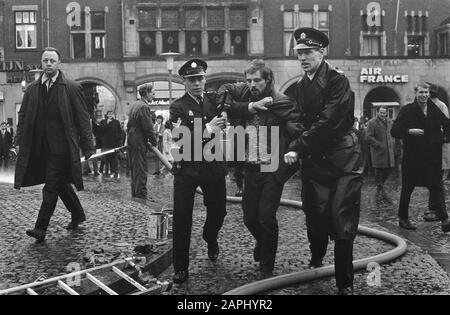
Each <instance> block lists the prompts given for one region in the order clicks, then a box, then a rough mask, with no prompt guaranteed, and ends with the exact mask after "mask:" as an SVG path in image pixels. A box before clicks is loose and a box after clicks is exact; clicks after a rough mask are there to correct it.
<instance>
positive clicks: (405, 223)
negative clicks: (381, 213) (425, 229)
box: [398, 219, 417, 231]
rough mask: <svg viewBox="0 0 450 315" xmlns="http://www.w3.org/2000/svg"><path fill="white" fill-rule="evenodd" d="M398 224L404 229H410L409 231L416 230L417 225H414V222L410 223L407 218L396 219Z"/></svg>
mask: <svg viewBox="0 0 450 315" xmlns="http://www.w3.org/2000/svg"><path fill="white" fill-rule="evenodd" d="M398 225H399V226H400V227H401V228H403V229H406V230H411V231H415V230H417V226H415V225H414V224H412V223H411V221H409V220H404V219H400V220H399V221H398Z"/></svg>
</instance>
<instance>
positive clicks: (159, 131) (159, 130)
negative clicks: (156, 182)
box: [153, 115, 164, 175]
mask: <svg viewBox="0 0 450 315" xmlns="http://www.w3.org/2000/svg"><path fill="white" fill-rule="evenodd" d="M155 133H156V141H157V146H156V148H157V149H158V150H159V152H161V153H163V150H164V149H163V133H164V117H163V116H161V115H158V116H157V117H156V124H155ZM153 175H161V161H160V160H159V158H158V157H157V156H156V155H155V172H154V173H153Z"/></svg>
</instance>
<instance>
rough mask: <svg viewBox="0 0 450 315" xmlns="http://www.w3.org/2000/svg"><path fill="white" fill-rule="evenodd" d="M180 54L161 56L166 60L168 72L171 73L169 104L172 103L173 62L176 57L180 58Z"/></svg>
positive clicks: (173, 53)
mask: <svg viewBox="0 0 450 315" xmlns="http://www.w3.org/2000/svg"><path fill="white" fill-rule="evenodd" d="M180 55H181V54H180V53H176V52H167V53H163V54H161V55H160V56H162V57H164V58H166V65H167V71H169V104H170V103H172V72H173V60H174V59H175V57H176V56H180Z"/></svg>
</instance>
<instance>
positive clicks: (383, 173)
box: [375, 167, 392, 189]
mask: <svg viewBox="0 0 450 315" xmlns="http://www.w3.org/2000/svg"><path fill="white" fill-rule="evenodd" d="M391 172H392V168H390V167H386V168H375V183H376V184H377V188H378V189H381V188H383V185H384V183H385V182H386V180H387V179H388V177H389V175H390V174H391Z"/></svg>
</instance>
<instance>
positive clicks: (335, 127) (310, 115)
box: [289, 61, 361, 173]
mask: <svg viewBox="0 0 450 315" xmlns="http://www.w3.org/2000/svg"><path fill="white" fill-rule="evenodd" d="M296 94H297V95H296V100H297V104H298V106H299V110H300V113H301V121H302V122H303V124H304V132H303V133H302V135H301V136H300V137H298V138H297V139H296V140H295V141H294V142H293V143H291V145H290V148H289V150H290V151H296V152H297V153H298V154H299V156H300V158H311V159H316V160H320V159H324V158H326V159H327V160H328V161H329V162H330V163H331V165H333V166H334V167H335V168H336V170H337V171H341V172H345V173H349V172H353V171H356V170H357V171H361V170H360V167H361V165H360V164H361V161H360V147H359V146H357V145H356V143H357V142H358V141H359V140H358V137H357V135H356V133H355V132H354V131H353V123H354V116H353V113H354V93H353V91H352V90H351V88H350V84H349V82H348V79H347V78H346V77H345V76H344V75H343V74H342V73H341V72H339V71H337V70H336V69H334V68H332V67H331V66H330V65H329V64H328V63H327V62H325V61H323V62H322V64H321V65H320V66H319V69H318V70H317V72H316V75H315V77H314V78H313V80H312V82H309V79H308V78H307V76H306V75H305V77H304V78H303V79H302V80H301V81H300V82H299V83H298V85H297V89H296Z"/></svg>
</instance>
